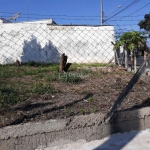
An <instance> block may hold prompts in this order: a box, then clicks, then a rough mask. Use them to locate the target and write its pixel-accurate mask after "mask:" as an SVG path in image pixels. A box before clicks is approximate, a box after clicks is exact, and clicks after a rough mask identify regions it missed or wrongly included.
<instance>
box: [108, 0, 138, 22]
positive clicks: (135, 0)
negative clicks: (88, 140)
mask: <svg viewBox="0 0 150 150" xmlns="http://www.w3.org/2000/svg"><path fill="white" fill-rule="evenodd" d="M138 1H139V0H134V1H132V2H131V3H130V4H129V5H127V6H126V7H125V8H123V9H122V10H120V11H119V12H117V13H116V14H114V15H113V16H111V17H109V18H107V19H106V20H105V22H106V21H107V20H109V19H110V18H112V17H114V16H116V15H118V14H120V13H122V12H123V11H125V10H126V9H128V8H129V7H131V6H133V5H134V4H136V3H137V2H138Z"/></svg>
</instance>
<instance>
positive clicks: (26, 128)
mask: <svg viewBox="0 0 150 150" xmlns="http://www.w3.org/2000/svg"><path fill="white" fill-rule="evenodd" d="M104 116H105V114H102V113H97V114H90V115H81V116H76V117H72V118H68V119H60V120H47V121H43V122H37V123H34V122H32V123H26V124H21V125H13V126H8V127H4V128H1V129H0V150H35V149H36V150H42V148H46V147H53V146H57V145H61V144H68V143H70V142H75V141H78V140H85V141H91V140H98V139H101V138H104V137H106V136H108V135H111V134H114V133H118V132H129V131H131V130H144V129H147V128H150V108H149V107H146V108H142V109H138V110H131V111H123V112H117V113H116V114H115V116H114V117H113V119H112V120H111V122H110V123H109V124H105V123H103V122H102V120H103V118H104Z"/></svg>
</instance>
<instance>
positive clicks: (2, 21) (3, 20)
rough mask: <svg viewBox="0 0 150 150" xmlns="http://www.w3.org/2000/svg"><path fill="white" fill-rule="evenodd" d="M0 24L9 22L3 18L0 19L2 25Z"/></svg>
mask: <svg viewBox="0 0 150 150" xmlns="http://www.w3.org/2000/svg"><path fill="white" fill-rule="evenodd" d="M2 23H11V21H9V20H6V19H4V18H0V24H2Z"/></svg>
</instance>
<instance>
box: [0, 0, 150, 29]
mask: <svg viewBox="0 0 150 150" xmlns="http://www.w3.org/2000/svg"><path fill="white" fill-rule="evenodd" d="M100 1H101V0H0V17H2V18H5V19H8V18H9V17H11V16H13V15H14V14H16V13H18V12H21V15H20V16H19V17H18V18H17V22H24V21H29V20H39V19H48V18H51V19H53V20H54V21H55V22H56V23H57V24H82V25H83V24H84V25H100V24H101V21H100V20H101V19H100V18H101V17H100V11H101V9H100V8H101V7H100ZM102 2H103V12H104V20H106V21H105V22H104V25H114V26H115V28H117V29H123V30H139V26H138V25H137V24H138V22H139V21H140V20H142V19H144V15H145V14H148V13H149V12H150V0H102ZM118 6H120V8H119V7H118ZM107 19H108V20H107ZM12 22H13V21H12Z"/></svg>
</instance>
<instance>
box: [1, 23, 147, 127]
mask: <svg viewBox="0 0 150 150" xmlns="http://www.w3.org/2000/svg"><path fill="white" fill-rule="evenodd" d="M0 28H1V30H0V64H1V65H0V108H1V110H0V126H1V127H2V126H5V125H10V124H17V123H20V122H27V121H32V120H33V121H37V120H39V119H42V120H43V119H51V118H66V117H70V116H75V115H79V114H88V113H96V112H99V111H100V112H105V113H108V112H109V111H110V109H111V107H112V106H113V104H114V103H115V101H116V99H117V97H118V96H119V95H120V93H121V92H122V90H123V89H124V88H125V87H126V85H127V84H128V83H129V81H130V80H131V79H132V77H133V75H134V74H133V72H128V71H129V70H126V68H124V66H125V63H124V60H125V57H124V49H121V48H120V49H119V50H117V51H114V45H113V44H114V43H115V32H114V27H113V26H72V25H71V26H58V25H47V24H37V23H13V24H2V25H0ZM62 54H65V55H66V56H67V60H66V61H67V63H70V65H71V66H69V69H68V71H67V72H60V71H59V68H60V64H61V56H62ZM127 57H130V56H129V55H127ZM139 58H140V59H142V62H143V61H144V60H143V56H139ZM142 62H140V63H139V64H138V65H139V66H140V65H141V64H142ZM116 64H117V65H116ZM128 65H129V66H130V62H129V64H128ZM148 82H149V76H142V78H141V79H140V80H139V81H138V83H137V84H136V86H135V87H134V88H133V90H131V91H129V92H130V93H129V95H128V96H127V98H126V99H125V100H124V103H123V104H122V105H121V106H122V107H121V110H125V109H131V108H135V107H143V106H145V103H146V104H149V88H150V87H149V85H148Z"/></svg>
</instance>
